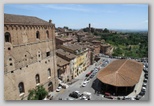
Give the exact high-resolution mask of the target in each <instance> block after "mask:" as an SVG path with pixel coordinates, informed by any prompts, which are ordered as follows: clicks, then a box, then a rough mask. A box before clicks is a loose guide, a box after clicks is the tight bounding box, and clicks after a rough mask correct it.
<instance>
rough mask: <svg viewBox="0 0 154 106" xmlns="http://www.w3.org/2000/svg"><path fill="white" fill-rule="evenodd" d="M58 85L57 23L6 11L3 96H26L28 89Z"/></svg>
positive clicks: (9, 98) (52, 89) (20, 97)
mask: <svg viewBox="0 0 154 106" xmlns="http://www.w3.org/2000/svg"><path fill="white" fill-rule="evenodd" d="M38 85H43V86H44V87H45V89H46V90H48V91H49V92H53V91H54V90H55V89H56V88H57V86H58V79H57V66H56V54H55V25H54V24H53V23H52V21H51V20H49V22H46V21H44V20H42V19H39V18H37V17H32V16H22V15H12V14H4V99H5V100H21V99H26V97H27V95H28V90H30V89H33V88H35V87H36V86H38Z"/></svg>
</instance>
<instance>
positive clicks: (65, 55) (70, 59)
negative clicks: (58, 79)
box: [56, 49, 77, 81]
mask: <svg viewBox="0 0 154 106" xmlns="http://www.w3.org/2000/svg"><path fill="white" fill-rule="evenodd" d="M56 54H57V56H58V57H60V58H62V59H63V61H68V62H69V66H67V67H69V70H67V72H66V70H65V72H63V73H68V74H69V75H67V76H69V81H70V80H72V79H74V78H75V75H74V70H76V65H75V63H76V60H77V59H76V55H74V54H72V53H69V52H67V51H65V50H63V49H57V50H56ZM63 66H64V65H63ZM59 68H60V67H59ZM67 69H68V68H67ZM57 71H58V70H57ZM60 75H61V74H60V73H59V72H58V76H60Z"/></svg>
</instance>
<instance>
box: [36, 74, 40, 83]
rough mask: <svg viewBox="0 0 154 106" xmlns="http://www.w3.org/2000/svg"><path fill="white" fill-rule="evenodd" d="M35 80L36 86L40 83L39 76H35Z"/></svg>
mask: <svg viewBox="0 0 154 106" xmlns="http://www.w3.org/2000/svg"><path fill="white" fill-rule="evenodd" d="M35 80H36V84H38V83H40V76H39V74H37V75H36V76H35Z"/></svg>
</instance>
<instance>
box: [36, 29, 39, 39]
mask: <svg viewBox="0 0 154 106" xmlns="http://www.w3.org/2000/svg"><path fill="white" fill-rule="evenodd" d="M36 38H37V39H40V33H39V31H37V32H36Z"/></svg>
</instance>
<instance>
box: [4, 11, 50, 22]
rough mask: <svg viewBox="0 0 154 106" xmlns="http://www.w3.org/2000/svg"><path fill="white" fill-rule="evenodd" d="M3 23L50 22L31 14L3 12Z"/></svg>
mask: <svg viewBox="0 0 154 106" xmlns="http://www.w3.org/2000/svg"><path fill="white" fill-rule="evenodd" d="M4 23H5V24H7V23H8V24H24V25H50V24H51V23H49V22H47V21H44V20H42V19H40V18H37V17H33V16H24V15H14V14H4Z"/></svg>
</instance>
